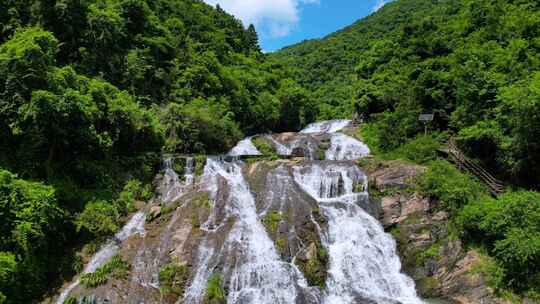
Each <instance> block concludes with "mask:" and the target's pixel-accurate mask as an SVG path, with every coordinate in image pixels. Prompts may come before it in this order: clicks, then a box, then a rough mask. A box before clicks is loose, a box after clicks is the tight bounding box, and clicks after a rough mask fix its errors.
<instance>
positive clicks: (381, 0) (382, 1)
mask: <svg viewBox="0 0 540 304" xmlns="http://www.w3.org/2000/svg"><path fill="white" fill-rule="evenodd" d="M390 1H392V0H377V4H375V6H374V7H373V9H372V10H371V11H372V12H376V11H378V10H379V9H380V8H381V7H383V6H384V5H385V4H386V3H388V2H390Z"/></svg>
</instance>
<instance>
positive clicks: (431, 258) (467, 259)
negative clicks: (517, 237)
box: [362, 159, 510, 304]
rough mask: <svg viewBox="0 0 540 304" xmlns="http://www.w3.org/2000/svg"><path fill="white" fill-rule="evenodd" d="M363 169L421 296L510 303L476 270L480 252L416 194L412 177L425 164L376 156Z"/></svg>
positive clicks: (405, 269) (384, 222) (386, 225)
mask: <svg viewBox="0 0 540 304" xmlns="http://www.w3.org/2000/svg"><path fill="white" fill-rule="evenodd" d="M362 168H363V169H364V170H365V171H366V172H367V174H368V176H369V177H370V178H369V182H370V184H371V185H372V189H371V194H372V197H373V198H374V199H375V200H376V201H377V202H378V203H379V204H380V206H381V213H380V215H379V217H380V220H381V222H382V224H383V225H384V227H385V229H386V230H387V231H389V232H391V234H392V235H393V236H394V237H395V238H396V240H397V243H398V249H399V253H400V256H401V259H402V262H403V268H404V271H405V272H406V273H407V274H409V275H410V276H411V277H412V278H413V279H414V280H415V282H416V283H417V289H418V293H419V294H420V295H421V296H423V297H425V298H445V299H448V300H449V301H450V302H451V303H463V304H464V303H471V304H472V303H510V302H507V301H505V300H502V299H498V298H496V297H495V296H494V294H493V290H491V289H490V288H488V287H486V282H485V279H484V278H483V277H482V275H481V274H480V273H479V272H478V271H476V269H477V268H478V266H479V265H480V263H481V259H482V257H481V255H480V254H478V253H477V252H475V251H474V250H466V249H464V248H463V247H462V245H461V242H460V241H459V240H457V239H455V238H453V237H452V236H450V235H449V226H448V220H449V219H448V214H447V213H446V212H444V211H437V202H434V201H430V200H429V199H427V198H424V197H422V196H420V195H419V194H418V193H416V192H414V185H413V184H414V178H415V177H416V176H417V175H418V174H419V173H421V172H423V171H424V170H425V168H423V167H421V166H416V165H410V164H405V163H402V162H399V161H390V162H383V161H377V160H374V159H364V160H363V161H362Z"/></svg>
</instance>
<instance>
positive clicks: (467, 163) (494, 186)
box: [441, 139, 504, 196]
mask: <svg viewBox="0 0 540 304" xmlns="http://www.w3.org/2000/svg"><path fill="white" fill-rule="evenodd" d="M441 151H442V152H444V153H446V154H448V156H449V157H450V158H452V160H453V161H454V162H455V163H456V164H457V166H458V167H459V169H460V170H462V171H463V170H466V171H467V172H469V173H471V174H472V175H474V176H476V177H477V178H478V179H479V180H480V181H481V182H482V183H484V184H485V185H486V186H487V187H488V189H489V191H490V192H491V194H492V195H493V196H499V195H500V194H501V193H503V192H504V183H503V182H502V181H500V180H498V179H496V178H495V177H493V176H492V175H491V174H490V173H489V172H488V171H487V170H485V169H484V168H482V167H481V166H480V165H479V164H477V163H476V162H475V161H473V160H471V159H469V158H468V157H467V156H465V154H464V153H463V152H462V151H461V150H460V149H459V148H458V147H457V145H456V142H455V141H454V140H453V139H450V140H449V141H448V142H447V143H446V145H445V146H444V147H443V148H442V149H441Z"/></svg>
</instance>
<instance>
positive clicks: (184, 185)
mask: <svg viewBox="0 0 540 304" xmlns="http://www.w3.org/2000/svg"><path fill="white" fill-rule="evenodd" d="M180 159H181V160H183V161H185V166H184V172H183V173H182V178H180V176H179V175H178V173H177V172H176V171H175V170H174V162H175V161H177V159H175V158H173V157H166V158H165V159H164V160H163V179H162V180H161V183H160V185H159V193H160V197H161V201H162V202H164V203H170V202H174V201H176V200H177V199H178V198H179V197H180V196H182V195H183V194H184V193H185V192H186V190H187V189H189V186H190V185H192V184H193V182H194V179H195V177H194V173H193V171H194V163H195V161H194V159H193V157H190V156H188V157H182V158H180Z"/></svg>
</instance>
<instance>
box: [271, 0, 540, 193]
mask: <svg viewBox="0 0 540 304" xmlns="http://www.w3.org/2000/svg"><path fill="white" fill-rule="evenodd" d="M539 50H540V10H539V4H538V1H532V0H515V1H501V0H440V1H434V0H400V1H395V2H393V3H390V4H387V5H386V6H384V7H383V8H382V9H381V10H380V11H378V12H376V13H374V14H372V15H371V16H368V17H366V18H364V19H362V20H360V21H358V22H357V23H355V24H353V25H351V26H349V27H347V28H345V29H343V30H341V31H338V32H336V33H334V34H332V35H330V36H328V37H326V38H324V39H321V40H312V41H306V42H303V43H300V44H297V45H294V46H291V47H287V48H284V49H283V50H281V51H279V52H277V53H275V54H273V55H272V56H273V57H274V58H276V59H278V60H280V61H282V62H285V63H287V64H289V65H290V66H292V67H294V68H296V70H297V73H296V75H297V77H296V78H297V79H298V81H299V82H300V83H301V84H302V85H305V86H306V87H308V88H310V89H312V90H313V91H314V96H315V97H316V99H317V100H318V101H319V104H318V108H319V109H318V110H319V116H320V117H322V118H328V117H336V116H350V115H351V114H352V112H353V111H354V109H355V106H356V108H357V109H358V111H359V112H361V113H364V114H365V115H367V116H368V117H370V118H371V121H372V122H374V123H376V124H377V127H376V128H375V129H376V133H378V134H379V138H380V146H381V148H382V149H384V150H391V149H394V148H396V147H398V146H399V145H401V144H403V143H404V142H405V141H407V139H408V138H409V139H410V138H413V137H414V136H416V134H418V133H419V132H421V131H422V130H423V127H422V124H420V123H419V122H418V121H417V117H418V114H419V113H435V121H434V123H433V125H432V128H433V129H435V130H437V131H440V132H448V133H449V134H452V135H456V136H457V139H458V142H459V143H460V144H461V146H462V147H463V148H465V149H466V150H467V151H468V152H469V154H470V155H471V156H473V157H475V158H478V159H480V160H481V161H482V162H483V163H484V164H485V165H487V166H488V167H489V168H492V170H495V171H497V173H498V174H499V175H500V176H501V177H503V178H505V179H507V180H508V181H509V182H511V183H513V184H518V185H527V186H538V185H539V184H540V176H539V175H538V174H537V172H538V171H539V170H540V141H539V140H540V136H539V135H540V125H539V124H538V121H539V120H538V117H537V116H538V115H539V114H540V106H539V105H538V90H539V88H540V73H539V71H540V53H539Z"/></svg>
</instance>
